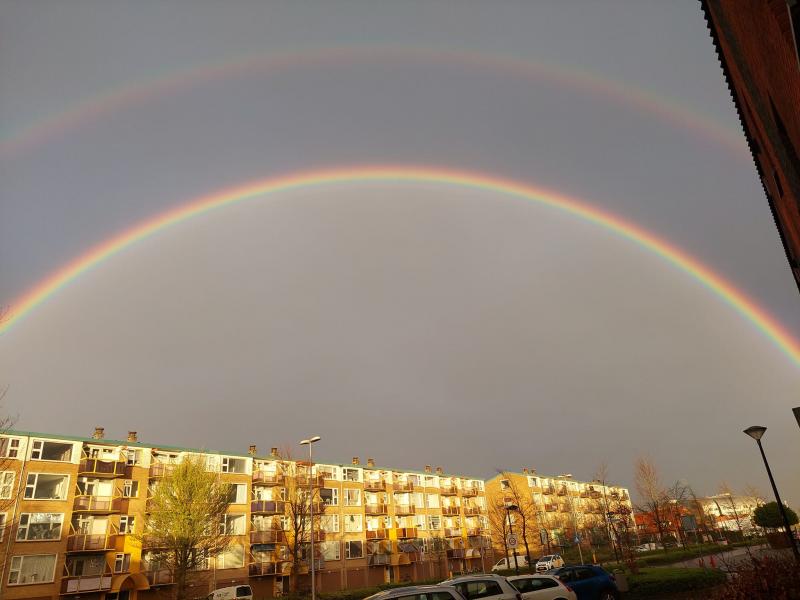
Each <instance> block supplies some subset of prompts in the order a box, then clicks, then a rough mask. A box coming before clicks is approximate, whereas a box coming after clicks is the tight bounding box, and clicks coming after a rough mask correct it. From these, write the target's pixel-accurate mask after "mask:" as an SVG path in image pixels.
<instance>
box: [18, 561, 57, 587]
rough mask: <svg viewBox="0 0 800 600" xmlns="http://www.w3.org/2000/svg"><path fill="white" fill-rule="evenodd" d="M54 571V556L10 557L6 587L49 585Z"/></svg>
mask: <svg viewBox="0 0 800 600" xmlns="http://www.w3.org/2000/svg"><path fill="white" fill-rule="evenodd" d="M55 570H56V555H55V554H28V555H26V556H12V557H11V569H10V571H9V573H8V585H25V584H28V583H50V582H51V581H53V576H54V574H55Z"/></svg>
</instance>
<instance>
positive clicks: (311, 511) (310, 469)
mask: <svg viewBox="0 0 800 600" xmlns="http://www.w3.org/2000/svg"><path fill="white" fill-rule="evenodd" d="M321 439H322V438H321V437H319V436H318V435H315V436H314V437H312V438H308V439H307V440H302V441H301V442H300V445H301V446H308V499H309V501H308V507H309V517H310V521H311V524H310V526H309V527H310V528H311V536H310V537H311V600H316V598H317V586H316V585H315V583H316V581H315V578H314V476H313V468H314V458H313V456H312V454H311V446H312V444H314V442H318V441H320V440H321Z"/></svg>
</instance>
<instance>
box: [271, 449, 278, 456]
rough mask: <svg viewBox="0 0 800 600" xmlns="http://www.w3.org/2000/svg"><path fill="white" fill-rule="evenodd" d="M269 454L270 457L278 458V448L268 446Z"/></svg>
mask: <svg viewBox="0 0 800 600" xmlns="http://www.w3.org/2000/svg"><path fill="white" fill-rule="evenodd" d="M269 455H270V456H271V457H272V458H278V449H277V448H270V449H269Z"/></svg>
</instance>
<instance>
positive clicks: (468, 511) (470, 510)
mask: <svg viewBox="0 0 800 600" xmlns="http://www.w3.org/2000/svg"><path fill="white" fill-rule="evenodd" d="M464 514H465V515H466V516H468V517H470V516H475V515H479V514H481V507H480V506H465V507H464Z"/></svg>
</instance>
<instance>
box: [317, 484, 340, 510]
mask: <svg viewBox="0 0 800 600" xmlns="http://www.w3.org/2000/svg"><path fill="white" fill-rule="evenodd" d="M319 497H320V498H322V501H323V502H324V503H325V505H326V506H339V490H338V489H336V488H321V489H320V490H319Z"/></svg>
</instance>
